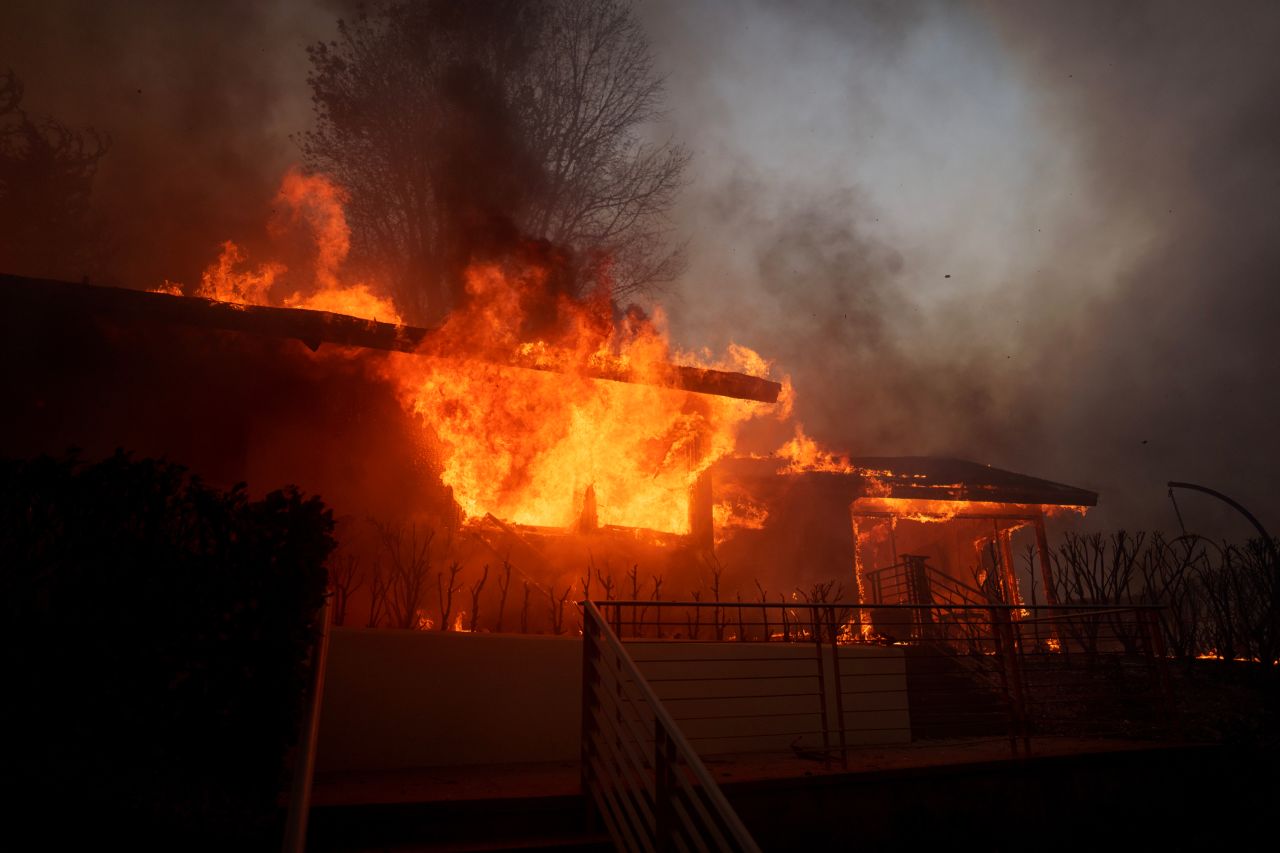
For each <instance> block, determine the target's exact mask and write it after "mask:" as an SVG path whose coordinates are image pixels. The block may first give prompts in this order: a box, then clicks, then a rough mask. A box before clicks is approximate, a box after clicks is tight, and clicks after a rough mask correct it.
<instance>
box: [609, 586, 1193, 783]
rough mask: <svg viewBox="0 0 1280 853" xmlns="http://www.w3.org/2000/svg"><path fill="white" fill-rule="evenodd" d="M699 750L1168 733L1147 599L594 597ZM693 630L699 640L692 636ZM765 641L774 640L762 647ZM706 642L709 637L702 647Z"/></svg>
mask: <svg viewBox="0 0 1280 853" xmlns="http://www.w3.org/2000/svg"><path fill="white" fill-rule="evenodd" d="M594 609H595V610H596V611H597V613H598V614H599V615H598V616H597V618H599V619H604V620H607V621H608V623H609V624H610V625H612V628H613V630H612V632H611V635H612V636H616V637H618V638H619V639H620V640H623V641H625V643H626V650H627V651H628V652H629V653H630V655H629V656H630V658H631V660H632V661H633V662H634V663H635V665H636V667H637V669H638V671H639V672H643V673H644V674H645V678H646V679H647V684H648V685H650V686H651V687H652V688H653V690H654V693H655V696H656V697H657V700H658V701H661V702H662V703H664V704H665V705H666V706H667V707H668V708H669V709H670V711H671V716H672V718H673V720H674V721H675V722H676V723H678V724H680V725H681V726H683V727H684V728H685V732H686V735H687V736H688V740H689V741H690V742H692V743H694V744H697V746H698V748H699V752H700V753H702V754H704V755H709V754H717V753H734V754H742V753H748V752H780V753H790V754H792V755H794V756H798V757H800V758H812V759H814V760H820V761H823V762H826V763H828V764H829V763H830V762H831V761H832V760H840V761H842V762H845V761H846V760H847V755H848V750H849V749H850V747H851V745H857V744H870V743H883V742H888V741H892V740H895V739H897V740H899V741H901V740H912V741H917V740H930V739H954V738H970V737H984V736H992V737H1000V738H1007V739H1008V741H1009V746H1010V749H1011V751H1013V752H1014V753H1015V754H1018V753H1020V752H1023V751H1027V750H1029V749H1030V745H1031V739H1032V738H1033V737H1038V736H1061V735H1067V736H1090V737H1093V736H1099V737H1106V736H1123V737H1139V738H1159V737H1167V736H1169V735H1170V734H1172V733H1174V731H1175V730H1176V727H1175V725H1174V714H1173V705H1172V695H1171V693H1170V688H1169V680H1168V675H1167V672H1166V655H1165V651H1164V646H1163V636H1162V634H1161V631H1160V626H1159V609H1158V608H1154V607H1138V606H1134V607H1092V606H1055V607H1048V606H1040V607H1035V606H1021V605H998V604H994V605H990V604H984V605H970V604H941V603H933V604H878V605H875V606H866V607H863V606H860V605H857V604H853V603H847V602H832V603H828V602H791V603H785V604H784V603H768V602H765V601H760V602H752V603H746V602H732V603H730V602H699V601H685V602H659V601H602V602H595V603H594ZM691 644H699V645H697V646H693V645H691ZM761 644H773V645H774V646H775V648H773V649H772V650H770V651H769V652H765V650H764V649H763V648H761ZM698 648H702V649H704V650H705V651H702V652H698V651H697V649H698Z"/></svg>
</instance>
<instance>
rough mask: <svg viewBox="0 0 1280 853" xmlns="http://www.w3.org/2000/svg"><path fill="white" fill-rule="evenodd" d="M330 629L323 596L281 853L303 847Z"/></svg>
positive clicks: (329, 614)
mask: <svg viewBox="0 0 1280 853" xmlns="http://www.w3.org/2000/svg"><path fill="white" fill-rule="evenodd" d="M332 632H333V610H332V602H331V600H330V599H329V598H328V597H326V598H325V600H324V605H323V607H322V609H321V611H320V636H319V637H317V638H316V646H315V650H314V657H313V658H312V664H311V665H312V671H311V695H310V697H309V699H310V701H309V702H308V703H307V712H306V714H307V715H306V719H305V720H304V722H303V726H302V737H301V738H300V740H299V754H298V756H297V758H296V759H295V760H296V761H297V763H296V764H295V765H294V771H293V783H292V785H291V786H290V790H289V811H288V815H287V817H286V820H285V833H284V843H283V846H282V850H283V853H302V851H303V850H305V849H306V846H307V818H308V817H309V816H310V813H311V785H312V782H313V781H314V778H315V769H316V744H317V742H318V740H319V735H320V704H321V702H322V701H323V700H324V674H325V667H326V666H328V661H329V635H330V634H331V633H332Z"/></svg>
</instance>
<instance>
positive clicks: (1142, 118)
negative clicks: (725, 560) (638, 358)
mask: <svg viewBox="0 0 1280 853" xmlns="http://www.w3.org/2000/svg"><path fill="white" fill-rule="evenodd" d="M649 18H650V20H649V23H650V26H651V27H652V28H653V29H654V31H655V36H654V38H655V42H656V43H658V44H660V45H663V46H664V47H666V48H667V50H668V53H667V60H668V61H667V71H668V74H669V78H668V83H669V89H670V91H671V92H673V93H674V97H675V98H676V102H675V104H674V109H673V117H672V123H673V125H675V126H677V127H682V126H686V123H688V125H690V126H692V127H693V128H694V130H693V132H692V134H691V137H692V138H691V145H692V147H693V148H694V149H695V151H696V154H697V156H699V158H700V160H699V176H698V179H697V180H696V181H695V186H694V187H693V188H692V189H691V192H690V193H689V194H688V195H687V196H686V204H685V206H684V208H683V209H682V211H681V220H682V224H683V225H685V227H686V228H687V229H688V232H689V234H690V236H691V239H692V240H693V247H692V248H691V255H693V257H694V262H693V264H692V267H693V269H692V270H691V275H690V276H689V277H688V280H687V281H686V282H685V284H686V288H685V291H684V304H683V305H682V306H681V308H680V309H677V310H676V311H675V312H673V313H674V314H675V317H676V326H677V329H678V331H680V333H681V334H682V335H684V336H686V338H687V339H689V342H691V343H692V342H695V341H696V342H697V343H704V342H710V343H713V344H714V343H720V342H721V341H722V339H726V338H728V337H733V338H735V339H737V340H739V341H740V342H742V343H746V344H748V345H751V346H753V347H755V348H757V349H759V350H761V351H762V352H765V353H767V354H769V355H771V356H775V357H777V360H778V366H779V369H780V370H781V371H785V372H790V373H791V375H792V376H793V378H794V380H795V383H796V387H797V391H798V406H797V412H798V415H799V417H800V419H801V420H803V421H804V422H805V423H806V424H807V425H808V426H809V428H810V431H811V432H813V433H815V434H816V435H818V436H819V437H821V438H823V439H825V440H827V441H828V442H831V443H833V444H836V445H843V446H844V447H846V448H847V449H849V450H852V451H854V452H855V453H863V454H874V453H935V454H947V455H957V456H961V457H967V458H972V459H975V460H978V461H982V462H986V463H990V464H993V465H996V466H999V467H1007V468H1012V469H1014V470H1019V471H1025V472H1027V473H1030V474H1035V475H1039V476H1044V477H1049V478H1052V479H1057V480H1061V481H1063V482H1067V483H1072V484H1076V485H1081V486H1085V487H1088V488H1092V489H1096V490H1098V491H1099V492H1101V494H1102V504H1101V507H1100V509H1099V511H1097V512H1096V513H1095V514H1094V516H1093V517H1092V519H1091V521H1090V522H1089V524H1090V525H1095V524H1096V525H1097V526H1101V527H1109V526H1118V525H1128V526H1140V525H1142V526H1145V525H1154V526H1162V527H1166V528H1174V527H1176V521H1175V518H1174V515H1173V512H1172V509H1171V508H1170V506H1169V503H1168V501H1167V499H1166V498H1165V495H1164V492H1165V489H1164V481H1166V480H1169V479H1181V480H1192V481H1199V482H1202V483H1204V484H1207V485H1210V486H1215V487H1217V488H1218V489H1220V490H1222V491H1225V492H1227V493H1229V494H1231V495H1233V496H1234V497H1236V498H1238V499H1239V500H1240V501H1242V502H1243V503H1245V504H1246V505H1248V506H1250V507H1251V508H1253V510H1254V511H1255V513H1257V514H1259V515H1261V516H1262V517H1263V518H1264V521H1267V520H1269V521H1270V523H1271V525H1272V527H1273V528H1280V501H1278V500H1277V498H1276V490H1275V486H1274V483H1275V478H1276V477H1277V475H1280V466H1278V465H1277V464H1276V459H1277V454H1276V451H1275V449H1274V441H1275V436H1276V435H1277V432H1278V431H1280V402H1278V401H1277V398H1276V393H1275V391H1276V380H1277V378H1278V373H1280V368H1278V367H1277V365H1278V364H1280V360H1277V359H1276V358H1275V356H1274V355H1273V348H1274V343H1273V340H1274V334H1275V330H1276V325H1277V320H1280V290H1277V288H1276V282H1277V279H1278V278H1280V240H1277V239H1276V229H1277V223H1280V193H1277V190H1278V189H1280V111H1277V110H1276V107H1275V103H1276V101H1275V92H1276V91H1280V86H1278V84H1280V52H1277V51H1276V50H1275V49H1274V46H1275V44H1277V43H1280V40H1278V39H1277V37H1278V36H1280V11H1278V10H1277V9H1276V7H1275V6H1274V5H1273V4H1265V3H1243V4H1230V5H1228V6H1223V7H1215V6H1211V5H1209V4H1191V3H1183V4H1177V3H1126V4H1110V3H1069V4H1063V3H1031V4H1026V3H990V4H982V5H980V6H978V7H960V6H957V5H954V4H910V6H908V5H907V4H894V5H891V6H883V5H878V4H867V5H858V6H852V5H850V4H826V3H817V2H815V3H806V4H802V5H799V6H794V5H793V6H790V7H789V8H788V9H787V10H786V11H783V10H781V9H780V8H779V7H777V6H775V5H773V4H768V3H743V4H737V5H736V6H734V7H732V8H729V9H725V8H723V7H718V6H716V5H715V4H706V5H700V6H697V7H695V8H692V9H691V8H689V7H688V6H686V5H685V4H659V5H658V6H657V7H653V8H651V9H650V13H649ZM712 31H720V32H722V33H723V34H724V35H723V37H722V39H721V40H720V41H718V42H716V41H713V40H711V38H710V36H709V33H710V32H712ZM712 45H713V46H712ZM797 68H799V69H802V70H795V69H797ZM698 117H703V119H704V120H703V121H701V122H699V120H698ZM992 128H994V130H992ZM939 210H940V211H943V213H941V214H940V213H939V212H938V211H939ZM1182 506H1183V510H1184V515H1186V516H1187V518H1188V523H1189V525H1190V526H1192V527H1196V528H1198V529H1200V530H1202V532H1221V533H1223V534H1225V535H1232V536H1243V535H1249V534H1251V533H1252V531H1251V529H1250V528H1248V527H1247V526H1246V525H1243V524H1242V523H1241V522H1240V521H1239V519H1238V518H1234V517H1232V515H1231V513H1230V512H1227V513H1226V514H1225V515H1223V514H1221V513H1219V512H1218V511H1217V509H1216V508H1215V507H1213V506H1212V505H1211V504H1210V503H1208V502H1204V501H1198V500H1197V499H1196V498H1194V497H1190V496H1183V498H1182Z"/></svg>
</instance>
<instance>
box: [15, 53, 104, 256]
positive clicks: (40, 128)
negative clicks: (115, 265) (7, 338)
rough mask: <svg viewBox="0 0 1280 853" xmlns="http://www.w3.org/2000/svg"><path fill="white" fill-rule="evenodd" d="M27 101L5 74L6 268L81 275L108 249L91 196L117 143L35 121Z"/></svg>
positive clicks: (94, 133)
mask: <svg viewBox="0 0 1280 853" xmlns="http://www.w3.org/2000/svg"><path fill="white" fill-rule="evenodd" d="M22 98H23V86H22V81H21V80H19V79H18V76H17V75H16V74H14V72H13V71H12V70H9V71H5V72H3V73H0V269H2V270H4V271H5V272H18V273H22V272H25V273H28V274H35V275H61V276H64V277H66V276H72V275H75V276H79V275H82V274H84V273H85V272H86V266H87V265H90V264H92V263H93V262H94V261H95V259H94V258H92V257H91V256H90V255H91V253H92V247H94V246H97V245H98V244H100V243H101V240H100V235H99V228H98V224H97V223H95V222H94V221H93V218H92V216H91V214H90V206H89V196H90V192H91V190H92V188H93V181H94V178H95V176H96V175H97V172H98V164H99V162H100V161H101V160H102V158H103V157H104V156H105V155H106V153H107V150H108V148H109V145H110V143H109V141H108V139H107V137H106V136H105V135H104V134H101V133H99V132H98V131H95V130H93V129H86V130H73V129H72V128H69V127H67V126H66V125H64V124H62V123H61V122H59V121H57V120H55V119H52V118H48V117H38V116H33V115H31V114H30V113H28V112H27V111H26V110H24V109H23V108H22ZM72 265H74V266H72Z"/></svg>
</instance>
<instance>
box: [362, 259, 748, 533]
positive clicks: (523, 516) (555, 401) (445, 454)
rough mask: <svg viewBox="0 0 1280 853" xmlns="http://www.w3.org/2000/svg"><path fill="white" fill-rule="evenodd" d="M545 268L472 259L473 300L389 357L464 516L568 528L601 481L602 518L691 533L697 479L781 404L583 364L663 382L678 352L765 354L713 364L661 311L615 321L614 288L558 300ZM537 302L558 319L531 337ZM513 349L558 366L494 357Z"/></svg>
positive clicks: (512, 354)
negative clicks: (418, 345)
mask: <svg viewBox="0 0 1280 853" xmlns="http://www.w3.org/2000/svg"><path fill="white" fill-rule="evenodd" d="M548 275H549V271H548V270H545V269H541V268H539V267H538V266H536V265H533V264H523V265H515V264H504V265H499V264H480V265H473V266H472V267H471V268H469V269H468V270H467V274H466V282H465V284H466V291H467V295H468V297H469V300H468V302H467V304H466V306H465V307H464V308H463V309H461V310H459V311H455V312H454V313H453V314H452V315H451V316H450V317H449V319H448V320H447V321H446V322H445V324H444V326H442V327H441V328H440V329H439V330H438V331H437V332H436V333H434V334H433V335H432V336H431V337H430V338H429V339H428V341H427V342H426V343H425V344H424V347H423V348H422V349H421V350H420V351H419V353H417V354H415V355H412V356H410V355H404V356H401V355H393V356H392V358H391V359H389V360H388V362H387V367H386V369H387V375H388V377H389V378H390V379H391V380H392V381H394V382H395V383H396V385H397V387H398V389H399V391H400V394H401V398H402V400H404V402H405V404H406V406H407V407H408V408H409V409H410V410H411V411H413V412H415V413H416V414H418V415H421V417H422V421H423V424H424V426H425V427H427V428H428V430H429V431H430V432H431V433H432V434H433V436H434V441H433V445H434V446H433V448H432V449H433V450H434V452H435V455H436V457H437V458H438V459H439V460H440V463H441V466H442V478H443V480H444V482H445V484H446V485H448V486H450V487H452V489H453V493H454V497H455V499H456V500H457V501H458V503H459V504H460V505H461V507H462V510H463V512H464V513H465V514H466V515H467V516H468V517H483V516H484V515H485V513H492V514H493V515H495V516H498V517H499V518H502V519H505V520H508V521H512V522H515V523H518V524H527V525H537V526H546V527H560V528H567V527H570V526H571V525H573V524H574V522H575V521H576V520H577V519H578V516H579V515H580V514H581V512H582V508H583V503H584V500H585V495H586V491H587V489H588V487H591V488H592V489H593V491H594V494H595V500H596V506H597V513H598V520H599V523H600V524H601V525H619V526H624V527H644V528H648V529H651V530H658V531H663V532H669V533H681V534H682V533H687V532H688V530H689V496H690V490H691V488H692V486H693V484H694V481H695V480H696V479H697V478H698V476H699V475H700V474H701V473H702V472H703V471H705V470H706V469H707V467H708V466H710V465H711V464H712V463H713V462H715V461H716V460H717V459H720V458H722V457H724V456H726V455H728V454H729V453H731V452H732V451H733V448H734V443H735V439H736V433H737V429H738V427H739V426H740V425H741V424H742V423H743V422H745V421H746V420H748V419H750V418H752V417H755V416H756V415H758V414H760V413H762V412H767V411H769V410H770V409H771V407H769V406H767V405H763V404H760V403H752V402H747V401H742V400H734V399H728V398H722V397H713V396H709V395H702V394H690V393H686V392H683V391H676V390H672V389H670V388H663V387H656V386H653V385H641V384H629V383H621V382H604V381H599V380H594V379H591V378H589V377H586V376H584V375H582V370H583V369H585V368H587V367H619V368H625V369H626V370H628V371H629V372H630V373H631V374H632V375H634V376H636V377H637V378H639V379H641V380H644V379H645V378H649V379H651V380H652V381H660V380H659V377H660V376H662V370H663V369H664V368H665V366H666V364H667V363H668V362H670V361H680V362H681V363H685V364H689V363H695V364H697V365H698V366H702V367H717V368H720V369H730V370H733V369H742V367H743V366H745V365H747V364H751V365H754V366H757V367H758V366H759V365H760V364H762V363H763V362H762V360H761V359H760V357H759V356H758V355H757V354H756V353H754V352H752V351H751V350H748V349H745V348H742V347H738V348H734V349H732V350H731V351H730V352H729V353H728V355H727V356H726V359H725V360H724V361H722V362H719V363H711V364H709V363H707V362H706V361H705V360H703V359H695V358H692V357H690V356H688V355H687V354H681V353H676V352H673V351H672V349H671V347H670V346H669V344H668V341H667V336H666V333H665V329H664V318H663V315H662V314H661V313H657V314H656V315H655V316H654V317H653V318H648V317H645V316H644V315H642V314H640V313H639V312H629V313H628V314H627V315H626V316H625V317H624V318H623V319H622V320H621V321H620V322H618V323H616V324H615V323H614V320H613V313H612V312H613V306H612V304H611V302H610V300H609V294H608V291H607V288H606V289H598V290H597V291H596V292H595V293H594V294H592V295H590V296H588V297H587V298H586V299H585V300H582V301H577V300H571V299H568V298H567V297H563V296H561V297H558V298H556V299H555V300H554V303H553V306H552V308H551V309H550V311H548V310H547V307H546V301H547V299H548V294H547V293H546V289H547V279H548ZM538 307H541V308H542V309H543V312H544V313H546V314H549V315H550V319H551V322H550V323H549V324H547V325H548V327H547V328H546V329H545V330H544V333H543V336H542V337H541V338H539V339H537V340H534V341H528V340H522V332H523V331H524V329H523V327H524V326H525V325H526V323H527V322H528V318H529V317H530V315H531V314H532V313H533V312H532V310H531V309H534V308H538ZM460 355H466V356H473V357H474V356H482V357H486V358H487V359H491V360H484V361H480V360H473V358H464V357H459V356H460ZM423 356H427V357H423ZM513 360H514V361H515V362H516V363H518V364H527V365H529V366H537V367H555V368H556V369H557V370H558V371H560V372H557V373H550V372H544V371H541V370H525V369H521V368H518V367H511V366H507V365H504V364H499V363H495V362H501V361H507V362H511V361H513Z"/></svg>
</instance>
